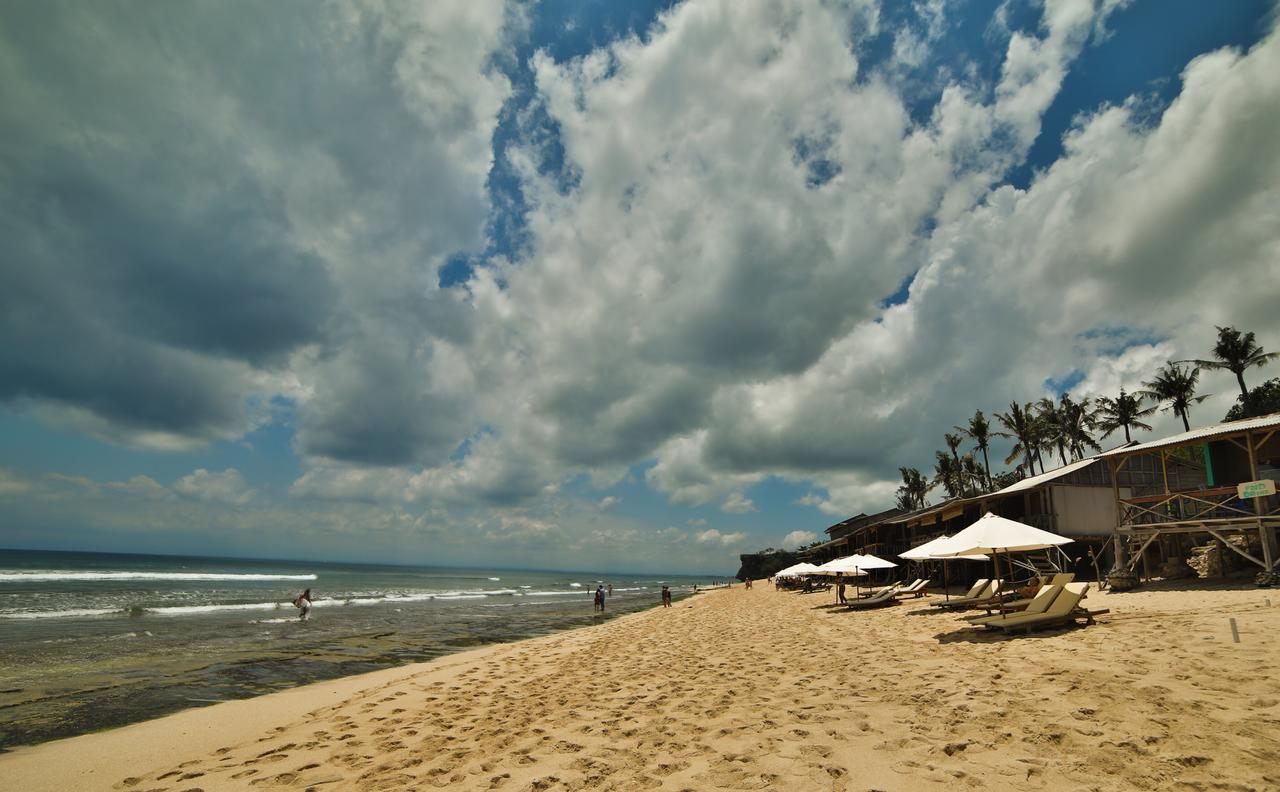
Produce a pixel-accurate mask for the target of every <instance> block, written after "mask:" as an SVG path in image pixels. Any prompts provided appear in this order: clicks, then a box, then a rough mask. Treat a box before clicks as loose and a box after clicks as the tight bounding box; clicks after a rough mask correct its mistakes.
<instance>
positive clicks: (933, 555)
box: [898, 534, 987, 600]
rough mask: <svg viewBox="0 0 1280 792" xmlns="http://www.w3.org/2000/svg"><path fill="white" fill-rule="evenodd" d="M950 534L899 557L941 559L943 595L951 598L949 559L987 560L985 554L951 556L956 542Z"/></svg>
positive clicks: (910, 559)
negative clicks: (948, 586) (948, 584)
mask: <svg viewBox="0 0 1280 792" xmlns="http://www.w3.org/2000/svg"><path fill="white" fill-rule="evenodd" d="M951 539H952V538H951V537H950V536H946V535H945V534H944V535H942V536H939V537H938V538H937V539H932V540H930V541H928V542H925V543H924V544H922V545H919V546H917V547H913V548H911V549H910V550H907V551H906V552H903V553H898V557H899V558H905V559H907V560H908V561H941V562H942V592H943V597H944V598H946V599H948V600H949V599H951V590H950V589H948V588H947V561H949V560H951V559H952V558H961V559H964V560H965V561H986V560H987V557H986V556H985V555H964V556H951V555H948V553H951V552H954V550H955V547H954V543H953V542H952V541H951Z"/></svg>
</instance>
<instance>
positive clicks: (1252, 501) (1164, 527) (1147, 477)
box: [1099, 414, 1280, 585]
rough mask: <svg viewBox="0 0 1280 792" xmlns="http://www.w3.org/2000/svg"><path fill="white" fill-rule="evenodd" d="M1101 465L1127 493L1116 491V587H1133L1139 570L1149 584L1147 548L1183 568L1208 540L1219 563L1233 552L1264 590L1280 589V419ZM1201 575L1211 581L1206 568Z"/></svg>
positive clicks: (1221, 427) (1184, 436)
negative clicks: (1255, 570)
mask: <svg viewBox="0 0 1280 792" xmlns="http://www.w3.org/2000/svg"><path fill="white" fill-rule="evenodd" d="M1099 457H1100V458H1102V459H1103V460H1104V461H1105V462H1106V463H1107V464H1108V466H1109V467H1110V470H1111V474H1112V476H1111V477H1112V480H1113V481H1119V482H1122V483H1124V479H1125V478H1126V477H1127V479H1128V482H1127V483H1128V484H1129V485H1130V486H1129V487H1128V488H1125V489H1121V488H1120V487H1119V486H1116V487H1114V488H1113V503H1114V511H1113V515H1114V516H1113V518H1112V520H1111V523H1112V524H1113V525H1114V526H1115V534H1114V536H1115V547H1116V564H1115V569H1114V570H1113V571H1112V574H1111V575H1110V576H1109V579H1110V580H1111V582H1112V583H1113V584H1114V585H1118V584H1119V581H1120V580H1125V582H1126V583H1127V584H1132V583H1133V582H1135V581H1136V578H1135V577H1134V572H1135V569H1136V567H1137V565H1138V564H1139V563H1142V564H1143V565H1144V571H1145V572H1146V575H1147V577H1150V574H1151V573H1150V565H1149V562H1148V559H1147V555H1148V549H1149V548H1152V549H1154V550H1156V551H1157V552H1158V553H1159V556H1158V559H1159V558H1161V557H1162V558H1163V559H1166V560H1169V561H1173V562H1175V563H1174V564H1172V566H1173V567H1177V566H1179V565H1181V566H1182V567H1184V568H1185V566H1186V564H1184V563H1183V559H1184V557H1186V555H1187V554H1190V553H1192V552H1194V551H1195V548H1194V547H1193V546H1189V544H1190V545H1194V543H1195V541H1196V539H1197V538H1199V539H1201V540H1208V542H1209V544H1208V545H1206V546H1205V548H1204V549H1210V548H1212V547H1213V546H1214V545H1216V547H1217V554H1218V556H1219V558H1221V556H1222V555H1224V554H1225V550H1231V551H1232V552H1234V553H1236V554H1237V555H1239V556H1240V557H1242V558H1244V559H1246V560H1247V561H1249V562H1251V563H1254V564H1257V565H1258V567H1260V568H1261V570H1262V572H1261V574H1260V575H1259V583H1276V582H1280V575H1278V574H1277V570H1276V566H1277V545H1276V535H1275V534H1276V529H1277V528H1280V495H1277V483H1278V482H1280V414H1272V415H1264V416H1261V417H1258V418H1248V419H1245V420H1242V421H1229V422H1227V423H1221V424H1214V425H1211V426H1206V427H1203V428H1200V429H1193V430H1191V431H1189V432H1183V433H1181V434H1176V435H1173V436H1171V437H1166V438H1163V439H1160V440H1151V441H1149V442H1146V443H1133V444H1130V445H1126V446H1122V447H1120V448H1116V449H1113V450H1111V451H1106V452H1103V453H1102V454H1100V455H1099ZM1218 567H1219V568H1221V560H1219V562H1218ZM1199 571H1200V572H1201V574H1206V573H1207V572H1208V566H1207V565H1206V567H1205V568H1204V569H1202V570H1199Z"/></svg>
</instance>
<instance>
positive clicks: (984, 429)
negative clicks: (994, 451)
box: [956, 410, 991, 490]
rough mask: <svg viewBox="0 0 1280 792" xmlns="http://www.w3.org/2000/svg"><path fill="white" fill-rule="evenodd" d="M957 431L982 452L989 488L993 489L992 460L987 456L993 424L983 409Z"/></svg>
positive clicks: (977, 411) (957, 428)
mask: <svg viewBox="0 0 1280 792" xmlns="http://www.w3.org/2000/svg"><path fill="white" fill-rule="evenodd" d="M956 431H958V432H960V433H961V434H964V435H966V436H968V438H969V439H970V440H972V441H973V442H974V448H976V449H978V450H979V451H981V452H982V467H983V470H984V472H985V473H986V481H987V489H988V490H990V489H991V460H989V459H988V458H987V448H988V447H989V446H990V445H991V426H990V425H989V424H988V423H987V416H985V415H983V414H982V410H976V411H975V412H974V413H973V417H972V418H970V419H969V425H968V426H967V427H966V426H957V427H956Z"/></svg>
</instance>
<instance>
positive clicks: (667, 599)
mask: <svg viewBox="0 0 1280 792" xmlns="http://www.w3.org/2000/svg"><path fill="white" fill-rule="evenodd" d="M662 607H664V608H670V607H671V589H670V588H669V587H667V586H663V587H662Z"/></svg>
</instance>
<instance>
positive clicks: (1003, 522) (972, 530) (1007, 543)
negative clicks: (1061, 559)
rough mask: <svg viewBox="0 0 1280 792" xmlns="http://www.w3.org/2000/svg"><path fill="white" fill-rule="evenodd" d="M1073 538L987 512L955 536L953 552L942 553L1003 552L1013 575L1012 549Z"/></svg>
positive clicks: (1052, 544)
mask: <svg viewBox="0 0 1280 792" xmlns="http://www.w3.org/2000/svg"><path fill="white" fill-rule="evenodd" d="M1073 541H1075V540H1073V539H1068V538H1067V537H1065V536H1058V535H1057V534H1055V533H1049V532H1048V531H1042V530H1040V529H1039V528H1034V527H1032V526H1030V525H1027V524H1026V523H1020V522H1018V521H1017V520H1010V519H1007V518H1005V517H997V516H996V515H994V514H992V513H991V512H987V513H986V514H984V515H982V518H981V519H979V520H978V521H977V522H975V523H974V524H973V525H970V526H969V527H968V528H965V529H964V530H963V531H961V532H960V533H958V534H956V535H955V536H953V537H951V546H950V547H949V548H946V549H947V550H949V551H950V552H947V553H942V554H940V555H946V556H948V557H951V558H959V557H961V556H966V555H972V554H975V553H1001V552H1003V553H1004V563H1005V566H1006V567H1007V568H1008V569H1009V574H1010V575H1011V576H1012V574H1013V565H1012V564H1010V563H1009V553H1022V552H1027V551H1029V550H1046V549H1048V548H1050V547H1057V546H1058V545H1064V544H1070V543H1071V542H1073Z"/></svg>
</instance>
